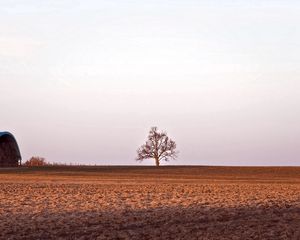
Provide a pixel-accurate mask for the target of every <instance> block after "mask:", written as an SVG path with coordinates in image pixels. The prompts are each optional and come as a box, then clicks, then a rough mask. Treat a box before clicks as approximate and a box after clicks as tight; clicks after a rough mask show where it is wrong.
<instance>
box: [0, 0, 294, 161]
mask: <svg viewBox="0 0 300 240" xmlns="http://www.w3.org/2000/svg"><path fill="white" fill-rule="evenodd" d="M299 12H300V3H299V2H297V1H275V0H274V1H272V0H268V1H267V0H265V1H264V0H263V1H258V0H253V1H232V0H230V1H218V0H215V1H208V0H207V1H206V0H205V1H194V0H186V1H179V0H174V1H169V0H167V1H115V0H112V1H92V0H87V1H70V0H60V1H43V2H41V1H37V0H29V1H26V4H24V1H21V0H16V1H10V2H5V3H2V2H0V110H1V112H0V130H3V131H4V130H5V131H11V132H12V133H13V134H15V136H16V138H17V140H18V142H19V145H20V149H21V152H22V155H23V159H24V160H26V159H28V158H29V157H31V156H32V155H39V156H43V157H45V158H46V159H47V160H49V161H55V162H68V163H69V162H72V163H87V164H136V162H135V160H134V159H135V151H136V149H137V148H138V147H139V145H141V144H142V143H144V141H145V139H146V136H147V132H148V130H149V128H150V127H151V126H158V127H159V128H160V129H164V130H166V131H167V132H168V133H169V135H170V136H171V137H172V138H173V139H174V140H175V141H176V142H177V144H178V150H179V151H180V157H179V159H178V160H177V161H175V162H172V164H206V165H300V159H299V156H300V127H299V122H300V77H299V76H300V68H299V64H300V45H299V43H300V29H299V23H300V15H299ZM144 163H145V164H152V161H145V162H144Z"/></svg>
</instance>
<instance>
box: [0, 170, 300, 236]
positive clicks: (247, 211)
mask: <svg viewBox="0 0 300 240" xmlns="http://www.w3.org/2000/svg"><path fill="white" fill-rule="evenodd" d="M0 239H139V240H140V239H270V240H271V239H272V240H274V239H294V240H297V239H299V240H300V167H299V168H297V167H290V168H279V167H277V168H275V167H274V168H258V167H256V168H255V167H252V168H241V167H161V168H159V169H157V168H154V167H45V168H43V167H42V168H18V169H0Z"/></svg>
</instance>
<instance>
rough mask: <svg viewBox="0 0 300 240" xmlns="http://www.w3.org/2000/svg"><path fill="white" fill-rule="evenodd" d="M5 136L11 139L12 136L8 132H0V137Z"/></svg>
mask: <svg viewBox="0 0 300 240" xmlns="http://www.w3.org/2000/svg"><path fill="white" fill-rule="evenodd" d="M5 135H9V136H11V137H13V135H12V134H11V133H10V132H0V137H2V136H5Z"/></svg>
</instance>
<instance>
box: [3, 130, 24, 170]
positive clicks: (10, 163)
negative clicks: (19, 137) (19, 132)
mask: <svg viewBox="0 0 300 240" xmlns="http://www.w3.org/2000/svg"><path fill="white" fill-rule="evenodd" d="M21 159H22V158H21V153H20V150H19V146H18V144H17V141H16V139H15V138H14V136H13V135H12V134H11V133H9V132H0V167H18V166H20V165H21Z"/></svg>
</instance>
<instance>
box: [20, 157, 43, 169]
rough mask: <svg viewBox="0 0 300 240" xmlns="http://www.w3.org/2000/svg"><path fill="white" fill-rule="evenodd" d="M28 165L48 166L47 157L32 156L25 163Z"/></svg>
mask: <svg viewBox="0 0 300 240" xmlns="http://www.w3.org/2000/svg"><path fill="white" fill-rule="evenodd" d="M24 165H25V166H27V167H34V166H46V165H48V164H47V162H46V160H45V158H43V157H31V158H30V159H29V160H27V161H26V162H25V163H24Z"/></svg>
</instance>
